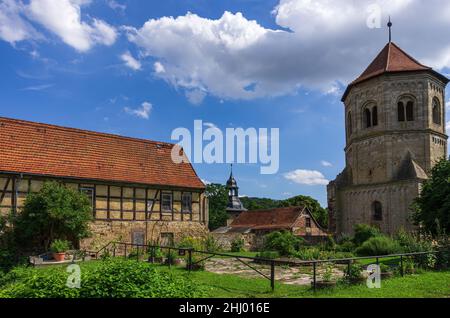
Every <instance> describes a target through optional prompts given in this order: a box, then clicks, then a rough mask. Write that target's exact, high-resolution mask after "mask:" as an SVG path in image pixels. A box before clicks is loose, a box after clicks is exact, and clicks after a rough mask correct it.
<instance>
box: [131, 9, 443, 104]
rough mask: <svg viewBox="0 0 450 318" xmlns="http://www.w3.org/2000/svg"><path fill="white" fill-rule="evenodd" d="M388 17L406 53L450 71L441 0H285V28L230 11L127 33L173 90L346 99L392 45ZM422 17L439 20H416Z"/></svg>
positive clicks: (161, 21)
mask: <svg viewBox="0 0 450 318" xmlns="http://www.w3.org/2000/svg"><path fill="white" fill-rule="evenodd" d="M374 3H377V4H379V5H380V8H381V9H382V11H381V13H382V16H381V29H370V28H368V27H367V25H366V21H367V19H368V17H369V13H368V11H367V9H368V7H369V5H372V4H374ZM389 14H391V15H393V16H394V17H395V19H394V21H393V22H394V29H393V34H394V41H396V42H398V44H399V45H400V46H401V47H402V48H404V49H405V50H406V51H407V52H409V53H411V55H413V56H414V57H416V58H417V59H419V60H421V61H422V62H424V63H428V64H430V66H433V67H436V68H439V69H442V68H443V67H445V66H446V67H450V54H449V53H450V38H449V37H447V36H446V30H448V29H449V28H450V2H447V1H441V0H430V1H412V0H363V1H335V0H281V1H280V3H279V4H278V6H277V7H276V8H275V9H274V11H273V15H274V19H275V21H276V23H277V24H278V26H280V27H283V29H281V28H279V29H269V28H265V27H263V26H261V25H260V24H258V22H256V21H251V20H248V19H247V18H246V17H244V16H243V15H242V14H241V13H230V12H225V13H224V14H223V15H222V17H220V18H218V19H208V18H203V17H200V16H198V15H196V14H192V13H188V14H186V15H184V16H179V17H176V18H173V17H161V18H158V19H151V20H148V21H147V22H146V23H145V24H144V25H143V26H142V27H140V28H137V29H136V28H132V27H127V28H126V29H127V32H128V38H129V40H130V41H131V42H132V43H134V44H136V45H137V46H138V47H139V48H140V49H141V50H142V51H143V52H144V54H146V55H147V56H150V57H152V58H154V59H157V60H161V61H164V70H165V71H164V72H155V73H156V74H155V76H157V77H159V78H161V79H163V80H165V81H167V82H168V83H170V84H171V85H173V86H175V87H179V88H182V89H185V90H187V91H192V90H196V89H197V90H200V91H201V92H203V93H204V94H211V95H214V96H216V97H219V98H223V99H254V98H259V97H266V96H277V95H284V94H288V93H293V92H296V91H297V90H298V88H299V87H305V88H307V89H314V90H319V91H322V92H324V93H329V94H340V93H341V91H340V89H339V88H340V84H344V85H345V84H347V83H348V82H350V81H351V80H353V79H354V78H356V77H357V76H358V75H359V74H360V73H361V72H362V71H363V70H364V68H365V67H367V66H368V64H369V63H370V62H371V60H372V59H373V58H374V57H375V56H376V54H377V53H378V52H379V51H380V50H381V48H382V47H383V46H384V45H385V44H386V42H387V40H388V39H387V28H386V26H385V24H386V21H387V16H388V15H389ZM424 16H430V17H433V19H429V20H427V23H411V21H423V17H424ZM431 35H433V36H431ZM436 39H439V40H436ZM187 96H188V97H189V96H190V94H187Z"/></svg>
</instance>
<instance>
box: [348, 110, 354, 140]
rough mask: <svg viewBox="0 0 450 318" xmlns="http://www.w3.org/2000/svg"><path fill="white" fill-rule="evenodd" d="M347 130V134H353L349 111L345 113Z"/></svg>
mask: <svg viewBox="0 0 450 318" xmlns="http://www.w3.org/2000/svg"><path fill="white" fill-rule="evenodd" d="M347 131H348V136H351V134H353V123H352V113H351V112H349V113H348V115H347Z"/></svg>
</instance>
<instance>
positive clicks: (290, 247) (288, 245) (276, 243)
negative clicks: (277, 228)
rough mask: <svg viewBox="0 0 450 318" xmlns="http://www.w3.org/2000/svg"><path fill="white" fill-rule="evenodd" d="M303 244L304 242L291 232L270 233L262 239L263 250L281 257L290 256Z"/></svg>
mask: <svg viewBox="0 0 450 318" xmlns="http://www.w3.org/2000/svg"><path fill="white" fill-rule="evenodd" d="M302 244H304V240H303V239H301V238H299V237H297V236H295V235H294V234H292V233H291V232H288V231H282V232H272V233H269V234H267V235H266V236H265V237H264V248H265V249H266V250H269V251H277V252H279V253H280V255H281V256H290V255H293V254H295V252H296V251H297V250H298V249H299V248H300V246H301V245H302Z"/></svg>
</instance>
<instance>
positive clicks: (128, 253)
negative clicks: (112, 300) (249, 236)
mask: <svg viewBox="0 0 450 318" xmlns="http://www.w3.org/2000/svg"><path fill="white" fill-rule="evenodd" d="M164 250H165V251H167V255H169V257H168V258H166V262H165V263H166V264H167V265H168V266H169V267H170V266H172V265H174V263H173V259H171V258H172V257H173V255H172V254H173V253H176V254H178V256H182V257H184V258H185V262H186V269H187V270H188V271H189V272H191V271H192V270H194V269H196V268H197V265H199V264H203V263H204V262H205V261H207V260H209V259H211V258H214V257H221V258H232V259H235V260H237V261H238V262H240V263H242V264H244V265H245V266H247V267H248V268H250V269H251V270H253V271H255V272H256V273H258V274H259V275H261V276H262V277H263V278H265V279H267V280H269V281H270V287H271V289H272V290H274V289H275V272H276V267H277V266H289V267H305V266H308V267H312V270H311V272H312V273H311V274H312V281H311V287H312V289H313V290H314V291H315V290H316V288H317V282H318V278H317V276H318V271H319V267H320V266H323V265H324V264H333V265H341V266H342V267H344V268H345V267H346V272H344V273H343V274H344V277H348V276H349V274H350V268H351V265H352V264H355V263H356V262H358V261H364V260H374V261H375V264H377V265H379V264H380V261H381V260H385V259H391V260H392V259H398V263H397V264H398V266H399V269H400V275H401V276H404V275H405V272H404V267H403V265H404V261H405V259H411V258H417V257H420V256H428V255H437V254H439V253H442V252H443V251H429V252H416V253H401V254H391V255H379V256H365V257H351V258H341V259H326V260H298V261H297V260H295V261H292V260H274V259H265V258H259V257H251V256H241V255H234V254H228V253H221V252H208V251H199V250H195V249H192V248H182V247H173V246H159V245H148V244H134V243H124V242H110V243H109V244H107V245H106V246H104V247H103V248H101V249H100V250H99V251H97V252H87V253H88V254H90V255H91V256H92V257H94V258H97V259H98V258H100V257H102V255H103V256H105V255H107V256H112V257H118V256H123V257H126V258H130V257H136V260H144V259H143V257H144V256H148V258H147V261H148V262H152V263H155V262H157V261H158V256H157V251H164ZM172 252H173V253H172ZM194 254H198V255H201V256H202V257H201V258H200V259H195V258H194ZM252 263H253V264H255V263H259V264H265V265H267V266H268V267H269V269H270V274H265V273H263V272H262V271H261V270H260V269H258V268H256V266H253V265H252Z"/></svg>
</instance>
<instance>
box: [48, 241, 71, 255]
mask: <svg viewBox="0 0 450 318" xmlns="http://www.w3.org/2000/svg"><path fill="white" fill-rule="evenodd" d="M69 249H70V242H69V241H66V240H54V241H53V242H52V244H51V245H50V250H51V251H52V252H55V253H63V252H66V251H68V250H69Z"/></svg>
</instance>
